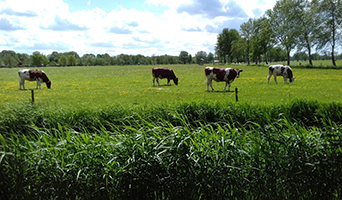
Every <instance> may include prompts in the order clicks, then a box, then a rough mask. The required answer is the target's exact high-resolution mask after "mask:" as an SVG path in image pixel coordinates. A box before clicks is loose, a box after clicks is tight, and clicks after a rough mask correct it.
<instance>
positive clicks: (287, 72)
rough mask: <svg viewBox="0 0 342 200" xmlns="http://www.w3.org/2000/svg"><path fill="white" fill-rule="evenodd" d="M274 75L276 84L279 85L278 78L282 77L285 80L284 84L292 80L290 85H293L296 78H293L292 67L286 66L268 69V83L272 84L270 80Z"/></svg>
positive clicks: (273, 66)
mask: <svg viewBox="0 0 342 200" xmlns="http://www.w3.org/2000/svg"><path fill="white" fill-rule="evenodd" d="M272 75H273V77H274V81H275V82H276V84H278V82H277V76H282V77H283V78H284V83H286V81H287V79H289V80H290V83H293V81H294V79H295V77H293V73H292V69H291V67H290V66H286V65H271V66H270V67H269V68H268V76H267V83H269V82H270V78H271V76H272Z"/></svg>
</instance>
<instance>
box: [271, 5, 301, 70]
mask: <svg viewBox="0 0 342 200" xmlns="http://www.w3.org/2000/svg"><path fill="white" fill-rule="evenodd" d="M295 6H296V2H295V0H279V1H277V2H276V4H275V6H274V7H273V10H267V11H266V14H267V16H268V17H269V22H270V28H271V29H272V31H273V32H274V37H275V39H276V41H277V42H278V43H279V44H281V46H283V47H284V49H285V51H286V54H287V65H290V53H291V51H292V50H293V49H294V48H295V46H296V41H295V38H296V34H297V32H296V31H295V28H296V27H297V26H296V20H295V12H296V10H295Z"/></svg>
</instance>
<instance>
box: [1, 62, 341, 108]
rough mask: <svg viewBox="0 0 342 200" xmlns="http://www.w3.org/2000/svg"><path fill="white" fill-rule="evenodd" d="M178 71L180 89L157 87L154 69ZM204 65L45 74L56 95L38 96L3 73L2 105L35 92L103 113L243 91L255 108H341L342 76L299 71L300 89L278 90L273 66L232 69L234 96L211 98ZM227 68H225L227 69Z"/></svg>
mask: <svg viewBox="0 0 342 200" xmlns="http://www.w3.org/2000/svg"><path fill="white" fill-rule="evenodd" d="M153 67H169V68H172V69H173V70H174V72H175V74H176V76H177V77H178V78H179V85H178V86H176V85H174V83H173V82H172V81H171V86H167V85H166V82H167V80H166V79H162V80H160V84H161V86H158V85H157V83H156V86H153V85H152V72H151V71H152V70H151V69H152V68H153ZM205 67H206V65H205V66H199V65H168V66H96V67H94V66H92V67H47V68H41V69H42V70H44V71H45V72H46V74H47V75H48V77H49V79H50V80H51V81H52V87H51V89H47V87H46V86H45V84H42V90H36V89H35V88H36V82H28V81H26V83H25V86H26V90H19V78H18V73H17V72H18V70H19V68H11V69H8V68H5V69H0V81H1V84H0V104H2V105H3V104H17V103H22V102H24V103H26V102H30V101H31V90H30V89H34V95H35V102H39V103H44V104H46V105H49V106H58V107H60V106H62V107H63V106H66V107H75V108H78V107H88V106H90V107H94V106H95V107H97V106H99V107H101V106H107V105H117V104H119V105H145V104H152V103H167V104H173V103H181V102H193V101H196V102H199V101H204V102H206V101H209V102H218V103H225V102H235V93H234V90H235V88H236V87H237V88H238V99H239V102H243V103H244V102H247V103H252V104H279V103H286V102H289V101H291V100H294V99H303V98H304V99H307V100H318V101H320V102H340V101H341V99H342V87H341V86H342V82H341V81H342V70H340V69H303V68H294V69H293V72H294V76H295V77H296V79H295V82H294V84H283V79H282V77H278V78H277V80H278V83H279V84H278V85H276V84H275V82H274V80H273V77H272V79H271V81H270V84H267V79H266V77H267V74H268V68H267V66H263V67H260V66H244V65H241V66H237V65H234V66H227V65H225V66H224V67H234V68H240V69H243V72H242V73H241V76H240V78H238V79H235V81H234V82H233V83H232V86H231V92H224V91H223V88H224V84H225V83H223V82H220V83H217V82H214V83H213V87H214V89H215V92H207V91H206V84H205V83H204V81H205V76H204V68H205ZM222 67H223V66H222Z"/></svg>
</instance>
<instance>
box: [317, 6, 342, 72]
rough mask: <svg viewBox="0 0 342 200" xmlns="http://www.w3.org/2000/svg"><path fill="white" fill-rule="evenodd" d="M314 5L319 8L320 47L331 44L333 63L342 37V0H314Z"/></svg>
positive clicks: (318, 46)
mask: <svg viewBox="0 0 342 200" xmlns="http://www.w3.org/2000/svg"><path fill="white" fill-rule="evenodd" d="M312 3H313V5H314V6H315V7H316V8H318V10H319V12H318V13H319V24H320V25H319V30H318V35H317V38H318V40H317V41H318V45H317V48H318V49H322V48H324V47H326V46H328V45H330V46H331V60H332V64H333V65H334V66H336V62H335V48H336V44H337V42H338V40H339V39H340V38H341V37H340V33H339V31H341V26H342V12H341V11H342V0H313V1H312Z"/></svg>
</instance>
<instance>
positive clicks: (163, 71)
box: [152, 67, 178, 86]
mask: <svg viewBox="0 0 342 200" xmlns="http://www.w3.org/2000/svg"><path fill="white" fill-rule="evenodd" d="M152 76H153V86H154V81H155V79H157V83H158V85H159V86H160V84H159V80H158V79H159V78H160V79H163V78H167V85H171V83H170V80H173V82H174V83H175V84H176V85H178V78H177V77H176V75H175V73H174V72H173V70H172V69H169V68H157V67H156V68H153V69H152Z"/></svg>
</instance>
